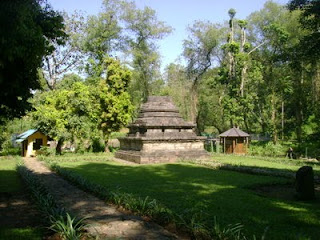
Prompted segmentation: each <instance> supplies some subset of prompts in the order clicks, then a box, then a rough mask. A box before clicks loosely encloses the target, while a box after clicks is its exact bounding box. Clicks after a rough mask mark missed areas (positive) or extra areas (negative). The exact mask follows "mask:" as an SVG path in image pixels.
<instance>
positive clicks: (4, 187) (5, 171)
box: [0, 157, 43, 240]
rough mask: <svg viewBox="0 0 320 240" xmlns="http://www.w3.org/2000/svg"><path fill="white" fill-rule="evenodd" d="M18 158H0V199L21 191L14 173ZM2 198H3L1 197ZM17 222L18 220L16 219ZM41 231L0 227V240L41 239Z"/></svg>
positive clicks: (19, 182) (20, 184) (17, 176)
mask: <svg viewBox="0 0 320 240" xmlns="http://www.w3.org/2000/svg"><path fill="white" fill-rule="evenodd" d="M20 159H21V158H20V157H15V158H13V157H0V197H1V199H5V197H4V196H5V194H7V193H10V194H15V193H18V192H21V191H23V186H22V183H21V181H20V178H19V175H18V173H17V172H16V170H15V168H16V164H17V163H18V162H19V160H20ZM2 196H3V197H2ZM0 210H2V209H0ZM17 221H19V219H17ZM42 237H43V231H42V229H39V228H30V227H26V228H8V227H5V226H0V239H5V240H11V239H12V240H16V239H30V240H31V239H42Z"/></svg>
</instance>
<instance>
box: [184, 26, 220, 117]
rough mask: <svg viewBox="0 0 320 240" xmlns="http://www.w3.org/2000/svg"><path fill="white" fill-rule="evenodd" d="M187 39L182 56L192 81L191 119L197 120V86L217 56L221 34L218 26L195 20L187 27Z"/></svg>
mask: <svg viewBox="0 0 320 240" xmlns="http://www.w3.org/2000/svg"><path fill="white" fill-rule="evenodd" d="M188 30H189V32H190V35H189V39H188V40H185V41H184V43H183V47H184V50H183V56H184V57H185V59H186V60H187V64H188V65H187V76H188V78H189V79H190V81H191V82H192V84H191V88H190V96H191V106H192V107H191V119H192V121H193V122H195V123H196V122H197V117H198V86H199V83H200V81H201V79H202V76H203V74H205V73H206V72H207V71H208V70H209V68H210V67H211V66H212V65H213V61H214V59H215V58H217V56H218V46H219V40H220V36H221V29H220V28H219V26H217V25H214V24H211V23H208V22H201V21H197V22H195V23H194V24H193V25H192V26H190V27H189V28H188Z"/></svg>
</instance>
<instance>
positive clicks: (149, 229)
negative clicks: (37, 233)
mask: <svg viewBox="0 0 320 240" xmlns="http://www.w3.org/2000/svg"><path fill="white" fill-rule="evenodd" d="M24 162H25V165H26V167H28V168H29V169H30V170H32V171H33V172H34V173H36V174H38V175H39V176H40V177H41V181H42V182H43V184H44V185H45V186H46V187H47V189H48V190H49V192H50V193H51V194H52V195H53V197H54V198H55V200H56V202H57V203H58V204H59V205H62V206H64V207H65V208H66V209H67V211H68V212H71V213H73V214H75V215H77V216H79V217H87V218H88V220H87V223H89V225H90V226H89V227H88V232H89V233H90V234H92V235H99V237H100V239H104V238H121V239H177V237H176V236H175V235H174V234H172V233H170V232H168V231H167V230H165V229H163V228H162V227H161V226H159V225H157V224H155V223H151V222H146V221H144V220H143V219H142V218H141V217H137V216H132V215H127V214H125V213H122V212H120V211H119V210H118V209H116V207H115V206H113V205H108V204H106V203H105V202H104V201H102V200H100V199H98V198H96V197H94V196H93V195H91V194H88V193H86V192H84V191H82V190H80V189H78V188H77V187H75V186H73V185H71V184H69V183H68V182H67V181H65V180H64V179H62V178H61V177H59V176H57V175H56V174H55V173H53V172H51V171H50V170H49V169H48V168H47V167H46V166H44V164H43V163H42V162H40V161H37V160H36V159H34V158H24Z"/></svg>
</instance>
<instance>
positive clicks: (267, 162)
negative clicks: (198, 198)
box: [212, 154, 320, 175]
mask: <svg viewBox="0 0 320 240" xmlns="http://www.w3.org/2000/svg"><path fill="white" fill-rule="evenodd" d="M212 159H213V161H214V162H220V163H225V164H230V165H236V166H246V167H259V168H265V169H270V170H274V171H277V170H281V171H288V172H296V171H297V170H298V169H299V168H300V167H302V166H304V165H308V166H312V167H313V170H314V173H315V175H320V162H319V163H318V162H316V163H313V162H312V163H311V162H305V161H302V160H296V159H288V158H271V157H253V156H237V155H232V154H213V155H212Z"/></svg>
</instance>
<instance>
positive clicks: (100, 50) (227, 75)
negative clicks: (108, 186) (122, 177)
mask: <svg viewBox="0 0 320 240" xmlns="http://www.w3.org/2000/svg"><path fill="white" fill-rule="evenodd" d="M1 5H3V6H1V8H0V9H1V10H0V11H1V12H0V19H1V21H0V22H1V24H2V25H3V26H1V31H0V36H1V38H2V41H1V44H0V50H1V51H0V52H1V59H0V63H1V64H0V85H1V86H0V87H1V89H2V91H1V95H0V99H1V106H0V120H1V136H0V143H1V149H2V152H10V149H11V147H12V141H11V140H12V139H11V137H12V135H13V134H17V133H21V132H23V131H24V130H27V129H29V128H32V127H33V128H38V129H40V130H41V131H43V132H44V133H46V134H48V135H49V136H50V137H52V138H53V139H54V140H56V141H57V142H58V146H59V147H61V146H62V144H63V143H64V142H66V141H70V142H73V143H74V144H75V145H76V146H77V151H85V150H88V149H90V150H92V151H98V150H101V149H104V146H105V145H106V144H107V142H108V139H109V138H110V137H112V136H114V135H117V134H116V133H115V132H118V131H120V130H121V129H122V128H123V127H125V126H126V125H127V124H128V123H129V122H130V121H132V119H134V118H135V117H136V116H137V113H138V110H139V106H140V104H141V103H142V102H144V101H145V100H146V99H147V97H148V96H149V95H162V96H171V97H172V98H173V100H174V102H175V103H176V105H177V106H178V107H179V109H180V113H181V114H182V116H183V117H184V118H185V119H186V120H189V121H193V122H195V123H196V124H197V131H198V133H199V134H201V133H202V134H219V133H221V132H223V131H225V130H227V129H228V128H230V127H233V126H238V127H240V128H241V129H243V130H244V131H246V132H248V133H251V134H260V135H264V136H270V138H271V142H270V143H266V144H268V146H269V147H270V146H275V147H276V146H278V145H279V144H284V143H288V142H290V144H293V145H294V146H295V150H296V151H297V153H300V154H301V155H303V154H305V155H307V154H306V149H308V155H309V156H312V157H319V156H320V140H319V139H320V128H319V127H320V120H319V115H320V112H319V105H320V69H319V59H320V58H319V52H320V46H319V44H320V37H319V35H320V33H319V32H320V31H319V28H320V20H319V19H320V16H319V14H320V3H319V1H317V0H313V1H312V0H293V1H290V2H289V3H288V4H287V5H285V6H283V5H280V4H278V3H275V2H273V1H267V2H266V3H265V5H264V7H263V8H262V9H261V10H259V11H255V12H253V13H252V14H250V15H249V16H248V17H247V18H246V19H238V18H237V12H236V10H235V9H230V10H229V11H228V12H226V13H225V14H226V21H225V22H224V23H214V22H209V21H195V22H193V23H192V24H191V25H189V26H188V37H187V38H186V39H185V40H184V41H183V46H182V48H183V53H182V55H181V58H182V59H183V62H184V63H185V64H181V63H178V62H174V63H170V64H169V65H167V66H166V68H165V69H164V70H161V64H160V54H159V48H158V47H159V40H161V39H163V38H165V37H166V36H168V35H169V34H170V33H171V32H172V31H173V29H172V27H171V26H168V25H167V24H166V23H165V22H163V21H161V20H159V19H158V17H157V13H156V11H155V10H153V9H151V8H149V7H144V8H138V7H137V5H136V4H135V3H134V2H130V1H124V0H105V1H104V2H103V6H102V10H101V12H100V13H99V14H97V15H90V16H87V17H85V16H83V15H82V14H81V13H78V12H75V13H73V14H69V15H68V14H66V13H60V12H57V11H54V10H53V9H52V8H51V7H50V6H49V5H48V4H47V3H46V2H45V1H40V0H28V1H2V2H1ZM59 147H58V149H57V150H58V152H59V151H60V150H59Z"/></svg>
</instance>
